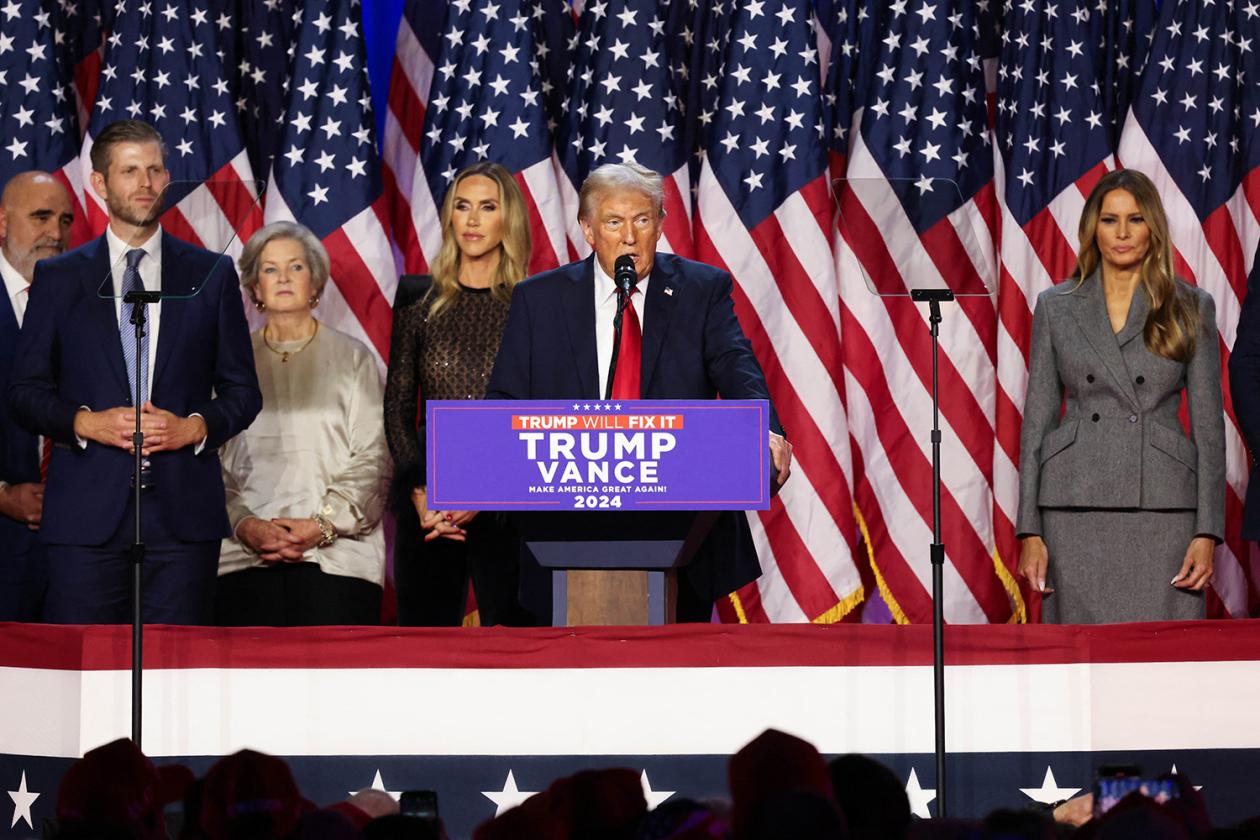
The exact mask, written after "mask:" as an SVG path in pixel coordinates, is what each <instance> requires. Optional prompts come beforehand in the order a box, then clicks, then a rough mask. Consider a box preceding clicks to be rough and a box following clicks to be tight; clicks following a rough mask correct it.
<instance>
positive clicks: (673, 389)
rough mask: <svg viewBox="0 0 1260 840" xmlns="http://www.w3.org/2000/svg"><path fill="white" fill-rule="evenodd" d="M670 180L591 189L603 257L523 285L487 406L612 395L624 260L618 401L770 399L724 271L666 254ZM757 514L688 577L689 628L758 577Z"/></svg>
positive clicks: (633, 174)
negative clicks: (630, 266)
mask: <svg viewBox="0 0 1260 840" xmlns="http://www.w3.org/2000/svg"><path fill="white" fill-rule="evenodd" d="M663 219H664V189H663V186H662V181H661V176H660V175H657V174H656V173H655V172H651V171H649V170H646V169H643V168H641V167H638V166H633V165H625V164H607V165H605V166H601V167H599V168H598V169H596V170H595V171H594V172H592V173H591V174H590V176H589V177H588V178H587V179H586V181H585V182H584V183H583V184H582V189H581V192H580V197H579V207H578V221H579V222H580V223H581V225H582V232H583V234H584V235H585V237H586V241H587V243H589V244H590V246H591V247H592V248H593V249H594V254H593V255H592V256H590V257H588V258H587V259H585V260H580V261H578V262H575V263H570V264H569V265H566V266H562V267H561V268H558V269H556V270H554V271H548V272H545V273H543V274H539V275H537V276H535V277H531V278H529V279H528V280H526V281H524V282H522V283H521V284H519V285H518V286H517V287H516V290H515V292H514V293H513V295H512V308H511V311H510V313H509V314H508V320H507V325H506V326H505V327H504V330H503V340H502V343H501V344H500V345H499V355H498V358H497V359H496V360H495V365H494V371H493V373H491V375H490V385H489V388H488V390H487V393H486V399H538V400H550V399H575V398H582V399H599V398H602V397H603V395H604V394H605V393H606V392H607V377H608V367H609V363H610V361H611V357H612V351H613V335H614V331H613V317H614V315H615V313H616V309H617V293H616V286H615V284H614V282H613V276H614V273H615V272H614V265H615V263H616V261H617V258H618V257H620V256H623V255H628V256H629V257H630V258H631V259H632V260H633V261H634V267H635V273H636V275H637V282H636V284H635V286H634V288H633V291H632V293H631V296H630V303H629V305H628V306H627V307H626V310H625V314H624V316H623V323H622V332H621V343H620V349H619V351H618V361H617V371H616V376H615V379H614V382H613V388H612V397H613V399H623V400H624V399H658V400H667V399H713V398H714V397H716V396H718V395H719V394H720V395H721V396H722V397H724V398H726V399H763V400H768V399H770V392H769V389H767V387H766V380H765V376H764V374H763V373H762V371H761V366H760V365H759V364H758V363H757V359H756V358H755V357H754V356H753V352H752V345H751V344H749V342H748V339H747V338H746V337H745V336H744V332H743V330H742V329H741V328H740V326H739V321H738V320H737V319H736V317H735V308H734V304H733V303H732V301H731V277H730V275H729V274H727V273H726V272H724V271H719V270H718V269H716V268H712V267H710V266H707V265H704V264H702V263H698V262H693V261H691V260H686V259H683V258H681V257H678V256H675V255H673V254H668V253H657V251H656V245H657V242H658V241H659V240H660V238H661V230H662V228H661V224H662V221H663ZM770 427H771V431H770V441H769V446H770V453H771V459H772V461H773V464H774V470H775V475H774V478H773V489H774V490H775V491H777V490H778V487H779V486H780V485H782V483H783V482H784V481H786V480H787V477H788V473H789V472H790V469H791V460H792V457H791V452H792V449H791V445H790V444H788V442H787V441H786V440H785V439H784V438H783V429H782V428H781V427H780V425H779V421H778V418H777V416H776V415H775V413H774V409H773V407H772V408H771V411H770ZM760 574H761V566H760V565H759V563H758V561H757V553H756V549H755V547H754V545H753V541H752V533H751V531H750V530H749V527H748V521H747V518H746V517H745V515H744V514H743V513H740V512H729V511H728V512H726V513H724V514H723V515H722V516H721V517H719V519H718V521H717V523H716V524H715V525H714V526H713V530H712V531H711V532H710V533H709V536H708V538H707V539H706V540H705V543H704V545H703V546H701V548H700V550H699V552H697V554H696V556H695V558H694V559H693V560H692V562H691V564H690V565H689V566H687V567H685V568H684V570H683V573H682V574H681V575H679V586H678V606H677V617H678V620H679V621H708V620H709V618H710V615H711V613H712V609H713V602H714V601H715V600H717V599H718V598H721V597H723V596H725V595H726V594H728V593H730V592H733V591H735V590H736V589H738V588H739V587H741V586H743V585H745V584H747V583H750V582H752V581H754V580H756V579H757V577H758V576H760Z"/></svg>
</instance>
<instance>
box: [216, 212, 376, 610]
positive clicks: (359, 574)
mask: <svg viewBox="0 0 1260 840" xmlns="http://www.w3.org/2000/svg"><path fill="white" fill-rule="evenodd" d="M240 270H241V285H242V286H244V287H245V290H246V291H247V292H248V293H249V296H250V297H251V298H252V299H253V300H254V303H255V305H256V306H257V307H258V310H259V311H260V312H262V313H263V315H264V316H265V317H266V325H265V326H264V327H263V328H262V329H260V330H256V331H255V332H254V333H253V336H252V338H253V344H254V362H255V365H256V367H257V369H258V384H259V386H260V387H261V388H262V393H263V410H262V413H261V414H259V415H258V418H257V419H256V420H255V421H254V423H253V425H252V426H250V427H249V429H248V430H246V431H245V432H243V433H241V434H240V435H238V436H237V437H235V438H233V439H232V440H231V441H229V442H228V444H227V445H226V446H225V447H224V448H223V451H222V452H221V458H222V461H223V482H224V485H225V488H226V494H227V508H228V515H229V517H230V519H231V523H232V528H233V535H234V536H233V537H232V538H231V539H228V540H224V541H223V549H222V552H221V554H220V558H219V586H218V590H217V593H216V599H215V616H216V619H217V621H218V623H219V624H226V625H276V626H301V625H311V624H375V623H377V622H378V621H379V617H380V604H381V592H382V584H383V581H384V575H385V540H384V536H383V534H382V532H381V527H380V520H381V514H382V511H383V509H384V505H385V498H386V491H387V487H388V483H389V477H390V460H389V453H388V450H387V448H386V444H385V428H384V422H383V420H382V417H381V401H382V396H383V387H382V384H381V379H380V373H379V371H378V368H377V365H376V360H375V359H374V357H373V356H372V353H371V352H370V351H369V350H368V349H367V348H366V347H365V346H364V345H362V344H361V343H359V342H358V341H356V340H355V339H353V338H351V337H349V336H347V335H344V334H342V333H340V332H337V331H336V330H334V329H332V328H331V327H329V326H327V325H325V324H321V323H320V322H319V321H317V320H316V319H315V317H314V315H313V310H314V309H315V307H316V306H317V305H318V303H319V298H320V294H321V293H322V292H323V290H324V285H325V284H326V283H327V282H328V273H329V262H328V254H327V252H326V251H325V250H324V246H323V245H322V244H321V243H320V241H319V240H318V239H317V238H316V237H315V235H314V234H312V233H311V231H309V230H307V229H306V228H305V227H302V226H301V225H298V224H293V223H289V222H277V223H275V224H270V225H267V226H266V227H264V228H263V229H261V230H259V231H258V232H257V233H255V234H254V235H253V236H252V237H251V238H250V240H249V243H248V244H247V245H246V246H245V251H244V253H243V254H242V255H241V259H240Z"/></svg>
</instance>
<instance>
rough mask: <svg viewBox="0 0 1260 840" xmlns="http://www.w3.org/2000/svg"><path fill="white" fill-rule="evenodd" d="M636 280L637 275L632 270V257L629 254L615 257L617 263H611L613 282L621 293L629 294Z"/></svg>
mask: <svg viewBox="0 0 1260 840" xmlns="http://www.w3.org/2000/svg"><path fill="white" fill-rule="evenodd" d="M638 279H639V273H638V272H637V271H636V270H635V268H634V257H632V256H630V255H629V254H622V255H621V256H620V257H617V261H616V262H615V263H613V282H614V283H616V284H617V288H618V289H619V290H620V291H621V293H622V294H625V295H628V294H630V289H631V288H632V287H633V286H634V284H635V282H636V281H638Z"/></svg>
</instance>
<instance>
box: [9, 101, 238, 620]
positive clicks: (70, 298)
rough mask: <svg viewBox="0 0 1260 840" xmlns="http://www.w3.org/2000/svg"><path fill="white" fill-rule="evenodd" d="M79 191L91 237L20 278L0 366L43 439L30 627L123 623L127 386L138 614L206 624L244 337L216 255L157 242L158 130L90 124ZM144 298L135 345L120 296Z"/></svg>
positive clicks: (231, 286)
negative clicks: (94, 234)
mask: <svg viewBox="0 0 1260 840" xmlns="http://www.w3.org/2000/svg"><path fill="white" fill-rule="evenodd" d="M91 156H92V170H93V171H92V176H91V186H92V189H93V190H94V191H95V192H96V194H97V195H98V196H100V197H101V199H102V200H104V202H105V204H106V207H107V208H108V210H109V225H108V228H107V229H106V232H105V235H104V236H102V237H100V238H99V239H97V240H95V241H93V242H89V243H88V244H86V245H84V246H83V247H81V248H77V249H75V250H74V251H71V252H69V253H67V254H64V255H62V256H60V257H57V258H54V259H50V260H44V261H42V262H40V263H39V265H38V266H37V267H36V270H35V282H34V284H33V286H32V294H31V300H30V305H29V307H28V309H27V312H26V322H25V324H24V325H23V329H22V333H21V336H20V338H19V340H18V345H17V351H16V355H15V358H14V362H13V374H12V377H11V380H10V385H9V408H10V411H11V412H12V414H13V416H14V417H15V418H16V420H17V421H18V422H19V423H20V424H22V425H23V426H24V427H25V428H26V429H27V430H28V431H30V432H32V433H35V434H40V435H44V436H47V437H49V438H51V439H52V440H53V442H54V444H55V446H54V451H53V453H52V461H51V464H50V466H49V478H48V483H47V486H46V490H45V494H44V509H43V518H42V522H41V525H40V540H41V542H43V543H44V545H45V546H46V550H47V556H48V570H49V583H48V591H47V595H46V597H45V602H44V613H43V617H44V620H46V621H51V622H57V623H75V624H93V623H120V622H125V621H127V620H128V618H129V616H130V606H131V594H130V580H131V572H130V563H131V543H132V539H133V536H134V516H135V511H134V508H133V493H132V490H131V479H132V469H133V466H134V454H133V452H132V434H133V432H134V427H135V418H136V414H135V412H136V410H137V409H136V406H135V405H134V402H135V397H134V396H133V395H134V393H135V387H136V379H137V377H138V378H139V380H140V387H141V390H142V393H143V394H144V395H145V398H144V399H143V400H142V404H141V415H140V416H141V425H142V430H143V432H144V447H143V450H142V454H143V455H144V456H145V459H146V469H145V474H144V476H143V478H142V479H141V481H142V484H141V486H142V487H143V488H144V492H143V499H144V500H143V504H142V511H143V526H144V541H145V546H146V554H145V565H144V578H143V586H144V597H143V612H142V615H143V618H144V620H145V621H146V622H152V623H167V624H200V623H207V622H208V621H209V620H210V617H211V606H212V603H213V593H214V584H215V577H216V573H217V568H218V554H219V545H220V540H221V539H222V538H223V537H226V536H228V520H227V513H226V511H225V508H224V501H223V479H222V476H221V474H220V467H219V458H218V454H217V450H218V447H219V446H220V445H222V444H223V443H224V442H225V441H227V440H228V439H229V438H231V437H232V436H233V435H235V434H237V433H238V432H240V431H241V430H243V429H245V428H246V427H247V426H248V425H249V424H250V422H252V421H253V419H254V417H255V415H257V413H258V411H259V410H260V409H261V407H262V397H261V394H260V392H259V390H258V380H257V375H256V374H255V371H254V359H253V351H252V348H251V345H250V340H249V328H248V326H247V324H246V322H245V312H244V308H243V306H242V304H241V296H240V289H239V287H238V284H237V278H236V271H235V270H234V269H233V267H232V263H231V260H230V258H228V257H225V256H221V255H219V254H216V253H213V252H211V251H206V250H204V249H201V248H197V247H194V246H192V245H190V244H188V243H185V242H181V241H180V240H178V239H175V238H174V237H172V236H170V235H169V234H166V233H164V232H162V230H161V228H160V227H159V225H158V222H157V219H158V217H159V216H160V214H161V210H162V206H161V205H162V196H163V192H164V190H165V189H166V187H167V185H168V184H169V183H170V173H169V171H168V170H167V168H166V149H165V146H164V144H163V142H162V138H161V135H159V134H158V132H157V130H156V129H154V128H153V127H152V126H150V125H149V124H147V123H144V122H140V121H137V120H123V121H120V122H116V123H112V124H111V125H109V126H106V127H105V129H104V130H102V131H101V133H100V134H99V135H98V136H97V137H96V138H95V142H94V145H93V147H92V152H91ZM141 289H144V290H149V291H160V292H161V294H162V301H161V302H160V303H157V304H151V305H149V306H148V308H147V310H148V311H147V315H148V332H147V334H146V337H145V339H144V340H143V341H141V342H139V343H137V341H136V338H135V334H134V327H133V326H132V324H131V310H132V306H133V304H129V303H124V302H123V301H122V296H123V295H124V294H125V293H126V292H128V291H131V290H141Z"/></svg>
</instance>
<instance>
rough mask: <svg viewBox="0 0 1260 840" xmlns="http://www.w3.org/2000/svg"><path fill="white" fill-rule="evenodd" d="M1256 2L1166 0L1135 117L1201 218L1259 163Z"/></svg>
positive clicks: (1259, 14) (1259, 19)
mask: <svg viewBox="0 0 1260 840" xmlns="http://www.w3.org/2000/svg"><path fill="white" fill-rule="evenodd" d="M1257 81H1260V4H1257V3H1256V2H1255V0H1246V3H1245V4H1244V3H1237V4H1233V3H1230V4H1226V3H1202V2H1198V0H1194V2H1185V0H1175V2H1174V0H1169V2H1167V3H1165V4H1164V8H1163V9H1162V12H1161V15H1160V20H1159V24H1158V28H1157V29H1156V31H1155V40H1154V41H1153V42H1152V44H1151V51H1150V55H1149V57H1148V59H1147V66H1146V72H1145V74H1144V75H1143V77H1142V83H1141V85H1140V87H1139V88H1138V90H1137V93H1136V95H1135V96H1134V98H1133V116H1134V117H1135V118H1136V119H1137V121H1138V123H1139V124H1140V125H1141V126H1142V128H1143V129H1145V132H1146V136H1147V137H1148V138H1149V139H1150V142H1151V143H1152V144H1153V145H1154V147H1155V149H1156V151H1157V152H1158V153H1159V157H1160V159H1161V160H1162V161H1163V163H1164V166H1165V167H1166V168H1167V169H1168V172H1169V174H1171V175H1172V177H1173V179H1174V180H1175V181H1176V183H1177V186H1178V188H1179V189H1180V190H1181V192H1182V193H1183V194H1184V195H1185V197H1186V199H1187V200H1189V202H1190V204H1191V206H1193V207H1194V210H1195V212H1196V213H1197V214H1198V216H1199V219H1200V220H1203V219H1206V218H1207V217H1208V216H1209V215H1211V213H1212V212H1213V211H1214V210H1216V208H1218V207H1220V206H1221V205H1222V204H1224V203H1225V202H1226V201H1227V200H1229V199H1230V197H1231V196H1233V195H1234V193H1235V192H1236V191H1237V189H1238V186H1239V185H1240V184H1241V183H1242V179H1243V177H1244V176H1246V175H1247V173H1248V172H1250V171H1251V170H1252V169H1254V168H1255V167H1256V166H1257V165H1258V164H1260V87H1257Z"/></svg>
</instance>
